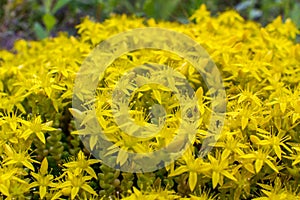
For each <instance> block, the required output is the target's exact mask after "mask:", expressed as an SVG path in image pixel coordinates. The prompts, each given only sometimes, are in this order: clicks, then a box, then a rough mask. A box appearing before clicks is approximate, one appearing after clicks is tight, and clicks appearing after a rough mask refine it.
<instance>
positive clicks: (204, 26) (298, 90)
mask: <svg viewBox="0 0 300 200" xmlns="http://www.w3.org/2000/svg"><path fill="white" fill-rule="evenodd" d="M148 26H151V27H152V26H154V27H163V28H168V29H172V30H175V31H178V32H180V33H184V34H186V35H188V36H190V37H191V38H192V39H194V40H195V41H197V42H198V43H199V44H201V45H202V46H203V47H204V48H205V49H206V50H207V52H208V53H209V54H210V55H211V57H212V59H213V60H214V62H215V63H216V65H217V66H218V68H219V70H220V71H221V74H222V78H223V81H224V84H225V89H226V95H227V97H226V98H227V99H226V100H227V112H226V120H225V123H224V126H223V131H222V134H221V135H220V138H219V140H218V142H217V143H216V144H215V146H214V148H213V149H212V151H211V152H210V153H209V154H208V155H207V156H205V157H203V158H201V157H198V156H197V152H198V151H199V148H200V146H201V143H202V141H203V140H204V139H205V138H206V137H208V135H209V134H208V133H207V131H206V129H207V124H208V122H207V121H206V117H207V116H208V115H209V113H210V112H211V109H210V98H209V94H211V93H213V92H214V91H208V90H207V88H205V86H204V85H203V83H202V82H201V81H200V80H201V76H200V74H198V73H197V72H196V71H195V69H194V68H193V67H192V66H191V65H190V64H189V63H187V62H186V61H185V60H184V59H182V58H180V57H178V56H176V55H172V54H170V53H168V52H164V51H160V50H149V49H148V50H140V51H136V52H132V53H130V54H127V55H124V56H122V57H120V58H118V59H117V60H115V62H114V63H113V64H112V65H111V66H110V67H109V68H108V69H107V70H106V72H105V73H106V74H105V76H104V78H103V79H102V80H101V81H100V82H99V86H98V89H97V98H99V101H98V103H97V106H96V107H97V108H96V109H97V117H98V119H99V122H100V124H101V125H103V126H106V128H107V129H108V130H114V131H108V132H107V133H106V134H107V135H108V136H109V137H110V138H111V140H112V141H114V142H116V143H117V141H122V142H118V143H117V144H118V146H120V147H121V148H125V149H126V150H128V151H133V152H135V151H137V152H138V151H145V152H147V151H149V149H151V150H156V149H158V148H161V147H162V146H163V145H165V144H167V143H168V141H169V140H170V139H171V138H172V136H173V133H172V131H173V132H174V130H176V129H177V128H178V123H179V121H180V117H179V115H177V114H176V112H174V108H176V109H178V110H180V106H179V105H177V104H176V98H171V96H172V95H171V93H170V91H168V90H167V89H164V88H161V87H159V86H157V85H150V86H148V87H144V88H143V89H141V90H140V91H137V92H136V94H135V95H133V97H132V98H133V99H135V100H134V101H132V102H131V108H130V109H131V111H132V112H131V117H132V118H133V119H134V120H135V121H136V123H138V124H141V125H143V124H148V123H153V121H151V119H150V118H149V109H148V107H149V106H151V104H153V103H157V102H158V103H160V104H163V105H164V106H165V108H167V109H166V110H167V114H168V115H169V116H170V117H169V118H168V120H167V121H166V123H167V124H168V126H167V128H165V129H162V131H161V132H160V133H159V136H157V137H155V138H152V139H151V140H149V141H145V140H143V141H139V140H135V141H132V140H130V138H128V137H126V135H124V133H123V132H122V131H121V130H119V129H118V127H117V125H116V123H114V121H113V117H112V116H111V112H110V103H109V102H110V101H109V93H110V92H111V91H112V90H113V87H114V86H115V84H116V82H117V81H118V79H119V78H120V77H121V76H122V74H124V73H125V71H126V70H128V69H130V68H131V67H134V66H136V65H140V64H143V63H147V62H155V63H160V64H166V65H168V66H171V67H173V68H174V69H175V70H177V71H179V72H180V73H182V74H183V75H184V76H185V77H186V79H187V80H188V81H189V83H190V85H191V86H192V87H193V89H194V91H196V95H197V96H198V98H199V102H198V104H199V107H200V111H201V114H202V115H201V124H200V125H199V131H198V132H197V135H196V138H195V141H194V145H193V146H192V147H191V148H189V149H188V150H187V151H186V152H185V154H184V155H183V156H182V158H180V159H179V160H177V161H176V162H175V163H174V164H172V165H170V166H168V167H165V168H163V169H160V170H157V171H155V172H151V173H136V174H131V173H125V172H120V171H118V170H114V169H111V168H109V167H107V166H106V165H104V164H102V163H101V161H99V160H96V159H92V157H91V155H90V154H89V152H88V151H87V150H86V148H85V147H84V146H83V145H82V143H81V140H80V139H79V137H78V134H80V133H79V132H78V131H76V129H75V126H74V122H73V119H72V114H73V115H81V114H82V113H78V112H77V110H74V109H70V108H71V107H72V97H73V96H72V95H73V93H72V90H73V87H74V80H75V77H76V73H77V72H78V70H79V68H80V66H81V63H82V62H83V60H84V58H86V56H87V55H88V54H89V52H90V51H91V50H92V49H93V48H94V47H95V46H96V45H97V44H98V43H99V42H101V41H103V40H105V39H107V38H108V37H110V36H112V35H114V34H117V33H121V32H123V31H126V30H129V29H133V28H139V27H148ZM77 28H78V36H76V37H74V36H68V35H67V34H64V33H61V34H60V35H59V36H57V37H54V38H47V39H44V40H42V41H24V40H20V41H18V42H16V44H15V46H14V50H13V51H12V52H8V51H0V98H1V100H0V131H1V132H0V160H1V164H0V195H1V198H3V199H4V198H7V199H25V198H27V199H59V198H63V199H66V198H71V199H101V198H103V199H114V198H126V199H143V198H144V199H180V198H182V199H217V198H219V199H253V198H257V199H262V200H264V199H293V200H294V199H297V198H298V199H299V195H300V193H299V190H298V188H299V185H300V182H299V181H300V146H299V145H300V44H297V43H295V38H296V34H298V33H299V31H298V30H297V29H296V28H295V26H294V25H293V23H292V22H291V21H290V20H286V21H285V22H282V19H281V18H280V17H278V18H276V19H275V20H274V21H273V22H272V23H270V24H268V25H267V26H266V27H261V26H260V25H259V24H257V23H255V22H252V21H245V20H244V19H243V18H241V17H240V16H239V15H238V14H237V13H236V12H234V11H227V12H224V13H220V15H219V16H218V17H211V16H210V13H209V12H208V11H207V10H206V8H205V6H201V8H199V9H198V10H197V11H196V12H195V13H194V15H192V16H191V18H190V23H188V24H179V23H176V22H164V21H162V22H155V21H154V20H153V19H149V20H146V19H143V18H136V17H129V16H125V15H122V16H112V17H111V18H110V19H107V20H106V21H105V22H103V23H96V22H93V21H92V20H91V19H89V18H85V19H84V20H83V22H82V23H81V24H79V25H78V27H77ZM168 111H170V112H169V113H168ZM175 132H176V131H175ZM97 139H99V138H93V140H91V141H87V143H88V144H89V145H90V148H94V147H95V146H97ZM112 151H113V150H112ZM111 156H118V155H116V153H115V152H112V153H111ZM118 161H119V162H120V164H122V163H124V158H122V156H120V155H119V158H118Z"/></svg>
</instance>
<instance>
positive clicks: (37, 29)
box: [33, 22, 49, 40]
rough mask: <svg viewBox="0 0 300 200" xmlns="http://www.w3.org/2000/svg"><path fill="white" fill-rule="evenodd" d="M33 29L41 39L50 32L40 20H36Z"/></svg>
mask: <svg viewBox="0 0 300 200" xmlns="http://www.w3.org/2000/svg"><path fill="white" fill-rule="evenodd" d="M33 30H34V33H35V35H36V37H37V38H38V39H39V40H40V39H44V38H46V37H48V35H49V34H48V33H47V31H46V30H45V29H44V28H43V27H42V25H41V24H40V23H38V22H35V23H34V25H33Z"/></svg>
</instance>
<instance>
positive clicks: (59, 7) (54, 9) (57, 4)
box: [51, 0, 71, 14]
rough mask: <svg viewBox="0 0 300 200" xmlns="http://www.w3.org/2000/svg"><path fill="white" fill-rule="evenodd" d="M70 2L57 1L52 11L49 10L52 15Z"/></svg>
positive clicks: (64, 0)
mask: <svg viewBox="0 0 300 200" xmlns="http://www.w3.org/2000/svg"><path fill="white" fill-rule="evenodd" d="M69 2H71V0H58V1H57V2H56V3H55V4H54V7H53V9H52V10H51V13H52V14H55V13H56V12H57V11H58V10H59V9H61V8H62V7H64V6H65V5H67V4H68V3H69Z"/></svg>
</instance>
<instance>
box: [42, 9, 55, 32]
mask: <svg viewBox="0 0 300 200" xmlns="http://www.w3.org/2000/svg"><path fill="white" fill-rule="evenodd" d="M43 23H44V24H45V26H46V29H47V31H48V32H50V31H51V30H52V28H53V27H54V25H55V24H56V18H55V17H54V16H53V15H52V14H50V13H46V14H44V16H43Z"/></svg>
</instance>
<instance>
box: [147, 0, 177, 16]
mask: <svg viewBox="0 0 300 200" xmlns="http://www.w3.org/2000/svg"><path fill="white" fill-rule="evenodd" d="M179 2H180V0H164V1H156V0H146V2H145V4H144V12H145V13H146V14H147V15H148V16H149V17H153V18H155V19H167V18H169V17H170V16H171V14H172V12H173V11H174V10H175V9H176V7H177V5H178V4H179Z"/></svg>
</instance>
